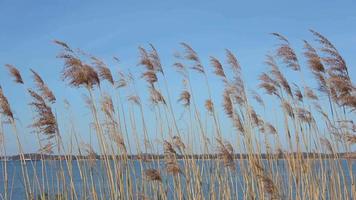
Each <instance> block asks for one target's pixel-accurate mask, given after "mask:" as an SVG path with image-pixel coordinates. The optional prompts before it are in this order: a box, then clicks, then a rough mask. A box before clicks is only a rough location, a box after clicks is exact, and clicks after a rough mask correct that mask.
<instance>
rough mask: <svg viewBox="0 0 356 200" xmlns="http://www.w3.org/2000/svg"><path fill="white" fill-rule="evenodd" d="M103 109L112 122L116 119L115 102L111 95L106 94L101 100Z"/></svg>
mask: <svg viewBox="0 0 356 200" xmlns="http://www.w3.org/2000/svg"><path fill="white" fill-rule="evenodd" d="M101 109H102V110H103V111H104V113H105V115H106V116H108V117H109V119H110V120H111V121H112V122H115V120H114V117H115V116H114V114H115V109H114V104H113V102H112V99H111V97H110V96H109V95H107V94H104V95H103V100H102V102H101Z"/></svg>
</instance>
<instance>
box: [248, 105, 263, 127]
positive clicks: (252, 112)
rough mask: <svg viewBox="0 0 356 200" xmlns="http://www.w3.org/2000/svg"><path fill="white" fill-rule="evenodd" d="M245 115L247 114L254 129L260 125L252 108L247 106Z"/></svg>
mask: <svg viewBox="0 0 356 200" xmlns="http://www.w3.org/2000/svg"><path fill="white" fill-rule="evenodd" d="M247 113H248V114H249V116H250V119H251V122H252V124H253V125H254V126H255V127H257V126H260V125H262V124H261V120H260V117H259V116H258V115H257V113H256V111H255V110H254V109H253V108H252V106H248V108H247ZM262 123H263V122H262Z"/></svg>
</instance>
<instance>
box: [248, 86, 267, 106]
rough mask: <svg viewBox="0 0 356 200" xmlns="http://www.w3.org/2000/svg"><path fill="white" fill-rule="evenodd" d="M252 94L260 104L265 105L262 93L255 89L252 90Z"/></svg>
mask: <svg viewBox="0 0 356 200" xmlns="http://www.w3.org/2000/svg"><path fill="white" fill-rule="evenodd" d="M251 95H252V98H253V99H254V100H255V101H256V102H257V103H258V104H260V106H262V107H265V103H264V101H263V99H262V97H261V95H260V94H258V93H257V92H256V91H255V90H251Z"/></svg>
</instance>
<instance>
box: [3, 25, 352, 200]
mask: <svg viewBox="0 0 356 200" xmlns="http://www.w3.org/2000/svg"><path fill="white" fill-rule="evenodd" d="M311 33H312V35H313V36H314V38H315V39H316V44H317V47H314V46H312V44H311V43H309V42H307V41H304V49H303V55H304V56H301V57H298V56H297V53H296V52H295V50H294V49H293V48H292V46H291V44H290V42H289V41H288V39H287V38H286V37H284V36H282V35H281V34H278V33H273V34H272V35H273V36H274V37H276V39H277V41H278V46H277V48H276V49H275V51H274V53H271V54H270V55H267V58H266V62H265V63H266V65H267V67H268V70H267V71H265V72H264V73H262V74H261V75H260V76H259V84H258V88H259V91H260V92H257V91H255V90H253V91H250V90H248V89H247V86H246V84H245V82H244V79H243V76H242V70H243V67H242V66H241V65H240V63H239V61H238V59H237V57H236V56H235V55H234V53H233V52H232V51H230V50H226V58H225V59H224V60H225V61H220V60H219V59H218V58H216V57H213V56H211V57H210V58H209V59H210V65H209V66H205V65H204V64H203V63H202V61H201V59H200V57H199V56H198V53H197V52H196V51H195V50H194V49H193V48H192V47H191V46H189V45H188V44H186V43H182V44H181V47H182V50H181V51H179V52H177V53H176V54H175V55H174V60H175V61H174V64H173V65H171V66H172V67H165V66H163V64H162V63H161V60H160V57H159V54H158V51H157V50H156V49H155V47H154V46H153V45H149V47H148V48H144V47H139V61H138V65H139V67H140V71H141V74H140V75H139V76H138V77H139V78H137V77H136V76H135V74H133V73H132V72H131V71H125V70H124V69H123V68H120V69H119V71H118V75H115V74H114V73H112V69H113V68H110V67H109V66H108V65H107V64H106V63H105V62H104V61H102V60H101V59H99V58H97V57H95V56H92V55H89V54H87V53H85V52H83V51H81V50H74V49H72V48H71V47H70V46H69V45H68V44H66V43H64V42H62V41H55V44H57V45H58V46H59V47H60V48H61V52H60V54H59V55H58V58H59V59H61V60H62V61H63V62H64V67H63V71H62V79H63V81H64V82H65V83H66V84H68V85H69V86H71V87H74V88H78V89H79V90H81V91H82V89H84V90H83V91H82V92H83V93H85V103H86V105H87V106H88V109H89V110H90V113H91V116H92V120H93V121H92V122H90V123H89V126H90V129H92V130H93V133H95V137H93V138H95V142H94V143H95V144H97V148H94V147H93V145H92V143H91V142H89V141H88V140H87V139H85V140H82V141H81V139H80V138H81V137H89V136H88V134H80V132H77V130H76V127H75V123H74V121H75V120H74V119H73V116H66V117H68V118H69V119H70V120H69V121H71V122H72V123H71V124H69V127H70V132H71V133H70V139H68V141H70V142H69V144H67V143H66V142H64V139H63V138H62V132H64V131H67V130H60V128H59V127H61V126H59V125H60V123H62V122H60V121H58V119H57V116H56V112H55V109H54V108H55V107H54V106H58V104H59V102H56V100H57V98H56V97H55V95H54V94H55V93H54V92H53V91H52V90H51V89H50V88H49V87H48V85H47V84H46V82H45V81H44V80H43V79H42V77H41V76H40V75H39V74H38V73H37V72H35V71H34V70H32V69H31V73H32V75H33V80H34V83H35V88H34V89H27V92H28V94H29V95H30V97H31V99H32V101H31V102H30V103H29V105H30V108H31V109H32V113H33V123H32V124H31V125H30V126H29V127H30V128H31V129H32V130H33V132H34V133H35V134H34V137H36V138H37V140H38V149H39V150H38V153H40V155H41V159H40V160H39V161H36V162H28V161H27V162H26V159H25V154H24V149H23V147H22V145H21V140H20V138H21V134H24V133H19V132H18V128H17V125H16V121H17V118H19V117H20V116H16V115H15V114H14V113H16V112H14V110H13V109H14V108H12V107H11V102H9V101H8V99H7V97H6V91H3V89H2V88H1V87H0V114H1V119H2V121H1V123H2V124H1V127H3V125H4V126H5V125H6V126H7V125H8V124H9V125H10V126H11V127H12V131H13V133H14V134H15V137H16V138H17V145H18V151H19V155H20V160H21V178H22V180H21V183H22V186H23V188H24V190H23V191H24V195H25V196H24V197H25V198H27V199H37V198H38V199H355V198H356V185H355V181H356V180H355V177H354V175H353V172H354V171H355V162H354V161H353V160H352V155H353V156H355V154H352V150H353V149H354V148H353V146H352V145H353V144H355V143H356V133H355V132H356V124H354V121H353V119H354V117H355V111H356V87H355V86H354V85H353V83H352V81H351V77H350V75H349V72H348V70H349V69H350V68H348V67H347V65H346V62H345V61H344V59H343V58H342V57H341V55H340V54H339V52H338V50H337V49H336V48H335V46H334V45H333V44H332V43H331V42H330V41H329V40H328V39H327V38H326V37H324V36H323V35H321V34H320V33H318V32H315V31H311ZM301 60H303V62H305V63H306V64H305V65H306V66H307V67H302V66H303V64H302V61H301ZM114 61H115V62H117V63H119V59H117V58H116V57H114ZM6 68H7V69H8V71H9V73H10V74H11V76H12V77H13V78H14V81H15V83H18V84H22V85H25V86H27V85H30V84H28V83H27V82H26V81H24V80H23V79H22V77H21V73H20V71H19V70H18V69H17V68H16V67H15V66H13V65H6ZM169 68H170V69H174V70H176V71H177V72H178V74H179V76H176V77H175V78H179V79H181V80H182V83H183V84H182V91H181V92H180V94H176V93H175V92H174V91H172V90H170V88H169V83H168V80H169V77H168V76H169V74H170V73H171V72H168V73H167V72H166V71H167V70H169ZM115 70H117V69H115ZM210 71H211V72H212V73H209V72H210ZM306 72H309V73H306ZM286 73H292V74H293V77H298V79H299V80H300V81H295V82H291V81H290V80H288V78H287V77H288V76H286V75H285V74H286ZM212 74H214V75H216V77H218V78H219V80H221V81H222V82H221V85H222V88H223V89H222V91H216V90H213V89H212V87H211V85H210V84H211V80H212V79H214V77H212ZM305 74H312V75H313V77H314V79H313V80H311V79H309V78H308V79H305V78H304V76H305ZM193 79H197V80H199V81H200V80H201V79H202V80H203V81H202V82H203V85H204V88H199V91H198V90H197V89H196V88H195V87H194V84H195V83H196V81H192V80H193ZM217 81H218V80H214V85H216V83H215V82H217ZM292 81H293V80H292ZM142 82H145V83H146V85H147V92H145V91H143V89H142V88H143V87H142V86H140V87H138V86H137V84H138V83H142ZM80 88H82V89H80ZM138 88H140V89H138ZM214 88H215V87H214ZM204 90H205V91H204ZM261 93H263V95H262V94H261ZM219 95H221V96H222V98H221V99H222V100H220V99H218V100H217V99H216V97H219ZM145 97H148V99H149V103H145V99H146V98H145ZM214 98H215V99H214ZM202 99H204V100H202ZM65 105H66V109H70V103H69V102H67V101H66V102H65ZM221 111H223V112H224V113H222V112H221ZM271 111H274V112H273V114H274V116H272V115H271V114H270V112H271ZM177 113H178V114H177ZM180 113H182V114H180ZM222 121H223V122H224V123H222ZM63 123H64V122H63ZM231 127H233V128H231ZM6 130H8V129H6ZM7 134H10V133H7V132H6V133H4V131H3V129H1V130H0V142H1V144H0V147H1V148H0V149H1V153H2V156H4V157H5V156H6V147H5V144H6V143H5V142H4V141H5V140H4V139H3V138H5V137H6V135H7ZM93 140H94V139H93ZM340 153H343V154H340ZM52 154H58V155H61V156H60V157H59V158H61V159H59V160H57V161H53V160H46V159H45V156H48V155H52ZM133 155H135V156H133ZM341 156H342V157H341ZM74 159H75V160H76V161H73V160H74ZM51 163H52V164H51ZM53 163H55V164H53ZM9 164H10V163H9V162H8V161H6V160H5V161H2V162H1V165H2V168H1V169H2V172H3V173H2V174H1V175H0V177H1V178H2V179H3V180H4V181H3V182H1V183H3V185H1V187H3V188H2V190H0V191H2V192H1V193H0V197H1V199H10V198H11V196H12V190H11V183H12V181H13V180H11V179H9V176H10V174H8V172H9V169H8V165H9ZM53 165H56V166H57V167H53ZM51 167H52V168H54V169H55V170H54V172H53V171H51V173H55V174H48V173H49V172H48V169H47V168H51ZM29 171H31V173H29Z"/></svg>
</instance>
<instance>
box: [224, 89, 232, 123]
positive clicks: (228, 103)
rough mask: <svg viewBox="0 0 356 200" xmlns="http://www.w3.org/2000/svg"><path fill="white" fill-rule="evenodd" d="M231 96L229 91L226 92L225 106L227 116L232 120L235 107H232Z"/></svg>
mask: <svg viewBox="0 0 356 200" xmlns="http://www.w3.org/2000/svg"><path fill="white" fill-rule="evenodd" d="M230 94H231V91H229V90H228V89H225V90H224V94H223V98H224V101H223V106H224V110H225V113H226V115H227V116H228V117H230V118H233V106H232V101H231V98H230Z"/></svg>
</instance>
